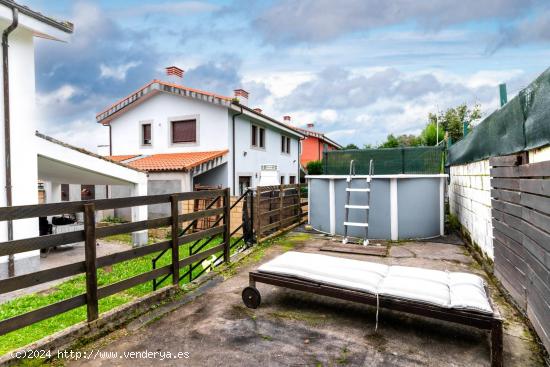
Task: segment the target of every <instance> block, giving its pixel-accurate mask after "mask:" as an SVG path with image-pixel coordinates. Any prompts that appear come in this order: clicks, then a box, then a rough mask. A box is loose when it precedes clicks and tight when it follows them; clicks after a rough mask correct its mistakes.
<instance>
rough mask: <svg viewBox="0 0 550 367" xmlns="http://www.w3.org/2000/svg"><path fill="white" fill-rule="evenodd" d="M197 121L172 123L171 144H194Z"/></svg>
mask: <svg viewBox="0 0 550 367" xmlns="http://www.w3.org/2000/svg"><path fill="white" fill-rule="evenodd" d="M196 141H197V120H194V119H193V120H181V121H172V143H195V142H196Z"/></svg>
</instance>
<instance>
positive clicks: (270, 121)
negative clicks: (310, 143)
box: [230, 102, 305, 139]
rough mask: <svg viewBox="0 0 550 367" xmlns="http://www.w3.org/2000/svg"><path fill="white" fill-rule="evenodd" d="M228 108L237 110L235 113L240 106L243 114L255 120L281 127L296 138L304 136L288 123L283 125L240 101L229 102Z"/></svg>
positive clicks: (239, 109) (239, 110)
mask: <svg viewBox="0 0 550 367" xmlns="http://www.w3.org/2000/svg"><path fill="white" fill-rule="evenodd" d="M230 108H231V110H232V111H234V112H237V113H239V112H241V108H242V111H243V114H245V115H247V116H249V117H252V118H255V119H256V120H258V121H261V122H263V123H266V124H268V125H271V126H275V127H277V128H278V129H281V130H283V131H285V132H286V133H288V134H290V135H294V136H295V137H297V138H298V139H303V138H305V135H304V134H302V133H300V132H299V131H296V130H295V129H293V128H292V127H290V126H288V125H285V124H283V123H282V122H280V121H277V120H275V119H274V118H271V117H269V116H267V115H264V114H261V113H258V112H256V111H254V110H253V109H252V108H250V107H248V106H244V105H242V104H240V103H235V102H233V103H232V104H231V107H230Z"/></svg>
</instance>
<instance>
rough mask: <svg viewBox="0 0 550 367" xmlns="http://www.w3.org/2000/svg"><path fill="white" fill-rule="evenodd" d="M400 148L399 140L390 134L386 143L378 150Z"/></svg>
mask: <svg viewBox="0 0 550 367" xmlns="http://www.w3.org/2000/svg"><path fill="white" fill-rule="evenodd" d="M398 146H399V140H397V138H396V137H395V136H394V135H393V134H390V135H388V137H387V138H386V141H385V142H384V143H382V144H380V146H379V147H378V148H397V147H398Z"/></svg>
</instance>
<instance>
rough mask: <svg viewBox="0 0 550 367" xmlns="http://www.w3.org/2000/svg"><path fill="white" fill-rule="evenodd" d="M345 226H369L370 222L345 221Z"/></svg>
mask: <svg viewBox="0 0 550 367" xmlns="http://www.w3.org/2000/svg"><path fill="white" fill-rule="evenodd" d="M344 226H350V227H368V226H369V224H368V223H357V222H344Z"/></svg>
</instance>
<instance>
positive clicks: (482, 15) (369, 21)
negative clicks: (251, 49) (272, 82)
mask: <svg viewBox="0 0 550 367" xmlns="http://www.w3.org/2000/svg"><path fill="white" fill-rule="evenodd" d="M542 1H543V0H462V1H456V0H438V1H432V0H417V1H410V0H393V1H380V0H347V1H346V2H345V4H342V3H341V2H338V1H333V0H303V1H299V2H297V1H293V0H283V1H281V2H277V3H275V4H274V5H273V6H271V7H269V8H267V9H266V10H265V11H264V12H262V13H260V14H259V15H258V16H257V17H256V18H255V19H254V21H253V26H254V27H255V28H257V29H259V30H260V32H261V33H262V35H263V37H264V38H265V40H266V41H267V42H269V43H274V44H285V43H287V42H322V41H327V40H332V39H335V38H338V37H340V36H341V35H343V34H346V33H351V32H360V31H368V30H371V29H374V28H381V27H387V26H392V25H396V24H404V23H414V24H416V25H417V26H419V27H421V28H423V29H427V30H439V29H441V28H442V27H445V26H449V25H454V24H461V23H465V22H470V21H476V20H484V19H510V18H516V17H518V16H520V15H522V14H525V13H526V12H527V11H528V10H530V9H531V8H532V7H533V6H534V5H536V4H538V3H542Z"/></svg>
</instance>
